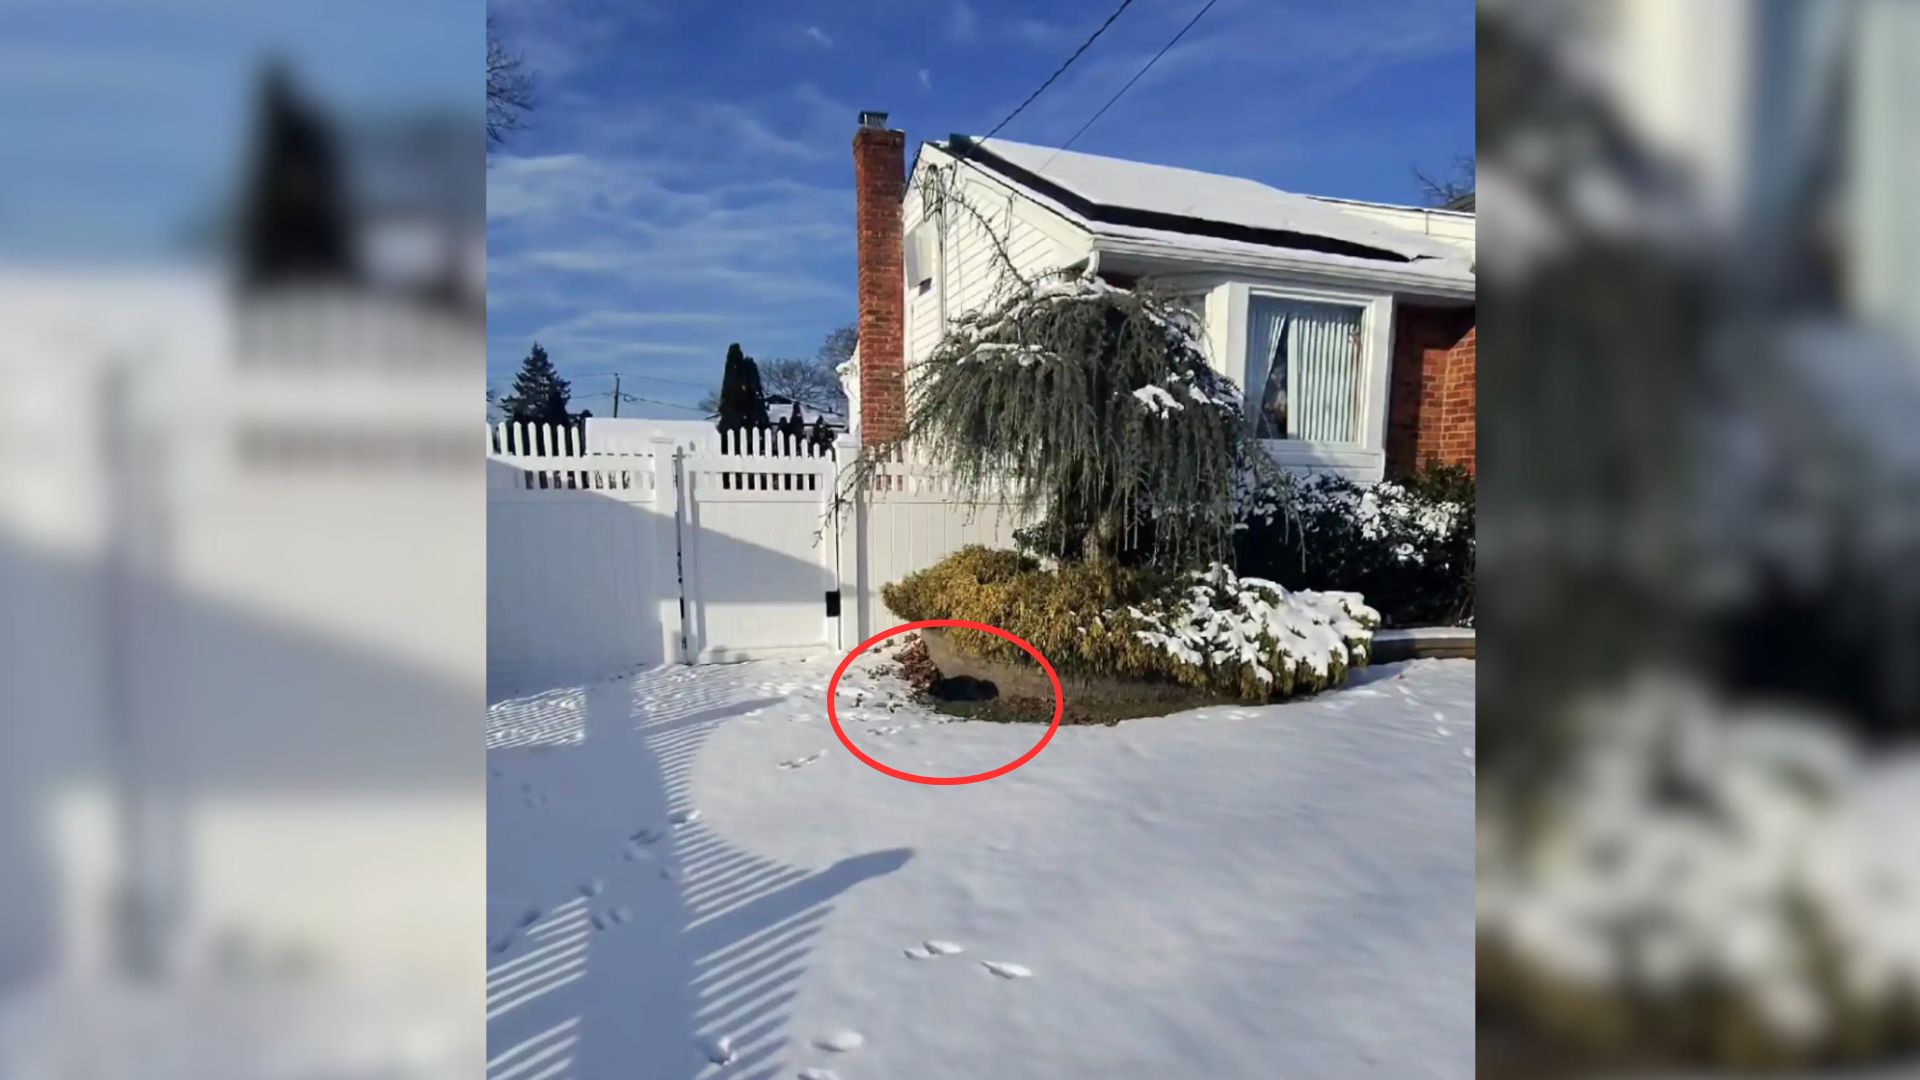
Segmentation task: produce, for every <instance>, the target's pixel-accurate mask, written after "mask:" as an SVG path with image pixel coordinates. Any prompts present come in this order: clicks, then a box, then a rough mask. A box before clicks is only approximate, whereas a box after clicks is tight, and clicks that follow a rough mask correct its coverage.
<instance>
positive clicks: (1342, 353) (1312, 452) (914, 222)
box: [848, 113, 1474, 480]
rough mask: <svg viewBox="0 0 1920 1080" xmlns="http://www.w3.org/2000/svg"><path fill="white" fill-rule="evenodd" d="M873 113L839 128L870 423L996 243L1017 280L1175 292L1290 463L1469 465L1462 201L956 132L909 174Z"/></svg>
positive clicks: (857, 383)
mask: <svg viewBox="0 0 1920 1080" xmlns="http://www.w3.org/2000/svg"><path fill="white" fill-rule="evenodd" d="M885 123H886V116H885V114H884V113H862V114H861V118H860V127H859V129H858V130H857V132H856V133H855V135H854V140H853V151H854V155H853V156H854V171H855V185H856V190H857V199H858V214H857V220H858V228H859V288H858V295H859V304H860V346H859V350H858V353H857V355H856V364H855V365H853V368H852V371H850V372H849V378H848V381H849V384H850V385H849V391H850V393H849V397H850V400H851V401H852V403H853V404H852V411H853V412H854V413H855V417H856V419H855V423H856V430H857V431H858V432H859V433H860V434H861V435H862V437H863V438H866V439H868V440H870V441H873V440H879V439H885V438H888V437H890V436H892V435H893V434H896V433H897V432H898V431H899V430H900V426H901V424H902V423H903V421H904V414H905V395H906V388H907V384H908V382H909V380H910V379H911V377H912V374H911V373H912V372H913V370H914V369H915V365H917V364H918V363H919V362H920V361H922V360H924V359H926V358H927V357H928V356H929V355H930V354H931V353H932V351H933V349H934V347H935V346H936V345H937V344H938V342H939V341H940V338H941V336H942V335H943V334H944V333H945V331H946V328H947V327H948V326H949V325H950V324H951V323H952V321H953V320H954V319H955V318H956V317H957V316H959V315H960V314H962V313H963V312H967V311H970V310H974V309H977V308H979V307H980V306H982V305H985V304H988V303H990V302H991V301H992V300H993V299H994V297H995V295H996V291H997V290H999V289H1002V288H1005V287H1007V285H1008V283H1009V282H1010V281H1011V280H1012V276H1011V274H1009V273H1008V271H1007V263H1009V262H1011V263H1012V265H1013V266H1015V267H1017V268H1018V270H1019V273H1020V275H1021V276H1024V277H1026V278H1029V279H1033V278H1036V277H1039V276H1043V275H1045V274H1047V273H1049V272H1055V271H1076V272H1088V273H1093V274H1096V275H1098V276H1099V277H1101V278H1103V279H1105V280H1108V281H1110V282H1114V283H1116V284H1122V285H1126V284H1131V283H1133V282H1136V281H1139V280H1142V279H1154V280H1157V281H1159V282H1161V283H1164V284H1166V285H1169V286H1171V287H1173V288H1175V289H1176V290H1178V291H1179V292H1181V293H1183V294H1186V295H1189V296H1190V297H1191V298H1192V304H1193V306H1194V309H1195V311H1196V312H1197V313H1198V314H1199V315H1200V316H1201V319H1202V323H1203V325H1204V326H1205V328H1206V336H1207V344H1208V349H1209V352H1210V354H1211V357H1212V360H1213V363H1214V366H1215V367H1217V368H1218V369H1219V370H1220V371H1221V372H1222V373H1224V374H1225V375H1227V376H1228V377H1230V378H1232V379H1233V380H1234V381H1235V382H1236V383H1237V384H1239V385H1240V386H1241V387H1242V388H1243V389H1244V390H1245V392H1246V393H1247V395H1248V415H1249V417H1250V418H1251V422H1253V423H1255V424H1256V425H1257V429H1258V430H1259V431H1260V433H1261V434H1262V435H1263V437H1265V438H1267V439H1269V440H1270V442H1269V449H1270V450H1271V452H1272V453H1273V454H1274V456H1275V457H1276V459H1277V460H1279V461H1280V462H1281V463H1283V464H1285V465H1288V466H1290V467H1295V468H1299V469H1302V470H1311V471H1330V472H1337V473H1340V474H1343V475H1347V476H1350V477H1353V478H1355V479H1360V480H1378V479H1380V478H1381V477H1382V476H1383V475H1394V474H1397V473H1399V472H1403V471H1406V470H1408V469H1410V468H1412V467H1413V466H1414V465H1415V464H1416V463H1417V462H1420V461H1425V460H1428V459H1438V460H1443V461H1453V462H1463V463H1466V464H1467V465H1469V466H1471V464H1472V461H1473V438H1474V428H1473V409H1474V401H1473V360H1474V357H1473V344H1474V338H1473V324H1474V215H1473V214H1472V212H1470V211H1450V210H1433V209H1422V208H1415V207H1401V206H1388V205H1380V204H1374V203H1363V202H1354V201H1351V200H1343V199H1332V198H1322V197H1317V196H1311V195H1299V194H1293V193H1290V192H1284V191H1278V190H1275V189H1273V188H1270V187H1267V186H1266V185H1264V184H1260V183H1257V182H1255V181H1252V180H1246V179H1241V178H1237V177H1229V176H1218V175H1214V174H1210V173H1202V172H1195V171H1192V170H1188V169H1178V168H1171V167H1167V166H1162V165H1147V164H1141V163H1138V162H1131V161H1122V160H1118V159H1115V158H1106V157H1098V156H1095V155H1092V154H1082V153H1077V152H1073V151H1059V150H1053V149H1049V148H1046V147H1039V146H1029V145H1025V144H1021V143H1014V142H1007V141H1004V140H1001V139H992V140H979V139H973V138H968V137H965V136H959V135H956V136H953V137H951V138H949V139H947V140H944V141H940V142H926V143H922V144H921V145H920V147H919V149H918V151H917V153H916V155H915V158H914V162H913V166H912V170H911V172H910V174H907V175H906V176H905V180H904V184H903V180H902V177H903V171H904V170H903V166H904V152H905V135H904V133H902V132H899V131H894V130H889V129H887V128H886V126H885ZM929 191H941V192H944V193H945V196H944V197H936V198H929V197H928V193H929ZM997 247H1004V249H1005V255H1006V257H1005V258H1002V257H1001V255H1000V254H999V253H998V251H997V250H996V248H997ZM1283 328H1284V332H1285V334H1286V335H1287V339H1286V341H1285V342H1284V343H1283V342H1282V341H1280V340H1279V337H1278V335H1279V334H1280V333H1281V332H1282V330H1283ZM1283 344H1284V345H1285V348H1281V346H1282V345H1283ZM1276 360H1278V361H1279V362H1278V364H1276V362H1275V361H1276Z"/></svg>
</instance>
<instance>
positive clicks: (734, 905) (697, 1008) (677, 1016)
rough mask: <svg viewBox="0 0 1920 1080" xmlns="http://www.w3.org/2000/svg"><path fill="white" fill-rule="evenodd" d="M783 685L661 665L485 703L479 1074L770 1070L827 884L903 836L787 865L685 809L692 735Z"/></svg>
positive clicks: (678, 1079)
mask: <svg viewBox="0 0 1920 1080" xmlns="http://www.w3.org/2000/svg"><path fill="white" fill-rule="evenodd" d="M779 701H780V699H776V698H754V697H751V696H750V689H749V688H748V687H747V686H745V685H742V680H735V679H725V678H719V679H716V678H714V677H712V675H711V674H710V673H709V674H707V675H705V676H704V677H699V678H696V677H694V673H693V669H689V668H683V667H666V668H659V669H654V670H650V671H645V672H642V673H640V674H638V675H635V676H633V677H632V678H630V679H628V678H616V679H609V680H605V681H602V682H599V683H595V684H593V685H590V686H586V687H582V688H578V689H572V690H561V691H550V692H548V693H545V694H540V695H536V696H534V697H531V698H522V699H517V700H514V701H510V702H503V703H501V704H499V705H496V706H494V707H493V708H492V709H490V710H489V717H488V719H489V731H488V746H489V749H490V751H491V752H490V754H489V756H490V758H492V759H493V761H494V768H493V770H491V772H497V774H498V775H490V779H489V784H490V785H492V787H493V791H492V792H491V795H490V798H489V801H488V808H489V809H488V815H489V830H490V831H489V858H488V877H489V910H488V923H489V926H488V931H489V946H488V949H489V952H488V1025H489V1026H488V1054H489V1061H488V1065H487V1075H488V1077H489V1078H490V1080H533V1078H535V1077H557V1076H560V1075H562V1074H563V1073H564V1074H566V1075H571V1076H576V1077H581V1078H583V1080H593V1078H597V1077H646V1078H656V1077H657V1078H660V1080H683V1078H691V1077H695V1076H698V1077H701V1078H703V1080H706V1078H720V1077H725V1078H737V1080H772V1078H773V1077H776V1076H779V1075H781V1074H782V1072H783V1067H784V1066H785V1065H786V1064H787V1063H786V1061H785V1058H786V1056H787V1051H788V1049H789V1047H790V1046H791V1045H792V1043H793V1041H794V1035H793V1034H792V1033H790V1032H789V1031H788V1030H787V1023H788V1020H789V1018H790V1007H791V1004H792V1002H793V1000H794V999H795V997H796V996H797V994H798V993H799V987H800V983H801V980H802V977H803V975H804V974H805V972H806V968H807V958H808V956H809V955H810V953H811V949H812V944H813V941H814V938H815V937H816V935H817V934H818V933H819V932H820V930H821V928H822V927H823V926H824V924H825V921H826V919H827V917H828V916H829V914H830V913H831V911H832V909H833V902H834V901H835V899H836V898H838V897H839V896H840V894H841V893H844V892H846V891H847V890H848V889H851V888H853V887H855V886H857V885H859V884H860V883H861V882H863V881H867V880H869V879H871V878H875V877H880V876H883V875H885V874H889V873H892V872H893V871H895V870H898V869H900V868H901V867H903V866H904V865H906V863H907V862H908V861H909V860H910V859H911V858H912V852H911V851H909V850H906V849H891V850H884V851H874V852H868V853H865V854H861V855H857V856H852V857H850V858H846V859H842V860H840V861H839V862H836V863H834V864H832V865H830V866H826V867H822V868H818V869H808V868H803V867H796V866H790V865H784V864H781V863H779V862H777V861H775V860H773V859H769V858H766V857H764V856H761V855H758V854H756V853H754V852H752V851H749V850H747V849H745V848H743V847H741V846H739V845H738V844H735V843H733V842H732V841H730V840H729V839H727V837H726V836H724V835H723V834H722V833H721V832H720V831H718V830H716V829H714V828H712V827H711V826H710V824H709V823H708V822H707V821H706V820H704V819H703V818H701V817H699V816H698V811H699V809H700V808H699V807H698V806H697V805H696V803H695V800H694V793H693V778H694V777H693V774H694V766H695V763H696V760H697V758H698V756H699V753H700V750H701V748H702V746H703V745H704V743H705V742H706V740H707V738H708V737H709V736H710V735H711V734H712V733H713V732H714V730H715V729H716V728H718V727H719V726H720V725H721V724H723V723H725V722H727V721H728V720H731V719H735V718H739V717H743V716H747V715H751V714H753V713H755V712H758V711H760V710H763V709H766V708H769V707H771V706H774V705H776V704H779ZM523 775H524V777H525V779H521V777H522V776H523ZM563 783H564V784H565V786H566V790H564V791H562V790H559V786H560V785H561V784H563ZM556 800H557V802H556ZM596 883H600V884H603V885H604V888H602V889H599V890H598V891H596V888H595V886H596ZM536 911H537V912H538V913H539V914H538V917H537V918H535V919H534V920H533V921H532V922H531V923H530V924H529V925H526V926H524V927H522V926H520V925H519V924H520V923H522V922H525V921H527V919H528V917H529V915H530V914H531V913H533V912H536ZM723 1038H724V1039H726V1040H727V1050H728V1051H730V1053H722V1052H720V1051H719V1042H720V1040H722V1039H723ZM720 1058H725V1059H726V1060H725V1061H724V1062H721V1061H718V1060H716V1059H720Z"/></svg>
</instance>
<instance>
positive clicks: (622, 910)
mask: <svg viewBox="0 0 1920 1080" xmlns="http://www.w3.org/2000/svg"><path fill="white" fill-rule="evenodd" d="M607 918H609V919H611V920H613V921H614V922H626V921H627V920H628V919H631V918H633V909H632V908H630V907H628V906H627V905H625V904H621V905H620V906H619V907H617V908H614V909H613V910H612V911H609V912H607Z"/></svg>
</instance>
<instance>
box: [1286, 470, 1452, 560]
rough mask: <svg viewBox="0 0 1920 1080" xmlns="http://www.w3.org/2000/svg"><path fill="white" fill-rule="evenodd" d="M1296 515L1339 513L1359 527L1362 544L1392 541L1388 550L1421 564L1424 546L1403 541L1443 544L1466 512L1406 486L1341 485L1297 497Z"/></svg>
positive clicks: (1307, 488)
mask: <svg viewBox="0 0 1920 1080" xmlns="http://www.w3.org/2000/svg"><path fill="white" fill-rule="evenodd" d="M1297 500H1298V501H1297V503H1296V506H1297V511H1298V512H1299V513H1300V514H1302V515H1303V516H1305V515H1308V514H1320V513H1335V514H1341V515H1345V516H1346V517H1349V518H1351V519H1352V521H1353V522H1354V525H1355V527H1356V528H1357V529H1358V530H1359V533H1360V536H1361V537H1362V538H1363V539H1366V540H1370V541H1375V542H1378V541H1382V540H1391V541H1392V544H1391V547H1390V548H1389V550H1390V551H1391V552H1392V553H1393V555H1394V556H1395V557H1396V558H1398V559H1400V560H1402V561H1404V562H1415V563H1417V562H1420V561H1422V559H1423V557H1424V556H1423V551H1422V547H1421V546H1420V545H1417V544H1415V543H1412V542H1410V541H1408V540H1407V539H1403V537H1404V536H1405V535H1406V534H1408V533H1412V534H1415V535H1416V536H1422V537H1427V538H1430V539H1433V540H1444V539H1446V538H1447V537H1448V536H1449V535H1451V534H1452V533H1453V531H1454V529H1456V528H1458V527H1459V525H1460V523H1461V521H1462V519H1463V518H1464V516H1465V511H1466V508H1465V507H1464V506H1463V505H1462V504H1461V503H1459V502H1455V501H1450V500H1431V499H1426V498H1422V497H1420V496H1419V495H1418V494H1417V493H1415V492H1413V491H1412V490H1410V489H1409V488H1407V487H1406V486H1405V485H1403V484H1398V483H1395V482H1394V481H1392V480H1383V481H1381V482H1379V483H1377V484H1373V485H1371V486H1368V487H1360V486H1358V485H1356V484H1350V483H1346V482H1344V481H1340V482H1332V483H1329V482H1324V481H1323V482H1317V483H1313V484H1309V485H1304V486H1302V487H1301V488H1300V489H1299V492H1298V495H1297Z"/></svg>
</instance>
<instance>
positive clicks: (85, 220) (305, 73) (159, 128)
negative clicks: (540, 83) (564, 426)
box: [0, 0, 485, 261]
mask: <svg viewBox="0 0 1920 1080" xmlns="http://www.w3.org/2000/svg"><path fill="white" fill-rule="evenodd" d="M484 38H485V35H484V32H483V23H482V19H481V17H480V13H479V10H478V7H477V5H475V4H473V3H472V0H408V2H407V3H401V4H396V3H391V2H390V0H331V2H329V3H325V4H313V3H278V2H270V3H233V2H230V0H176V2H172V3H166V4H155V3H151V2H148V0H8V2H7V3H6V4H4V5H0V101H5V102H6V103H7V108H6V109H5V110H4V111H0V145H4V146H5V147H6V148H7V151H6V152H7V162H6V167H5V168H0V258H27V259H36V260H45V259H61V260H72V259H99V260H117V261H124V260H130V259H131V260H152V259H156V258H165V257H170V256H171V257H177V256H178V254H179V250H178V249H179V248H180V246H181V243H182V237H183V234H184V233H185V232H186V231H187V229H188V228H189V226H191V225H193V224H194V223H196V222H197V221H203V220H204V219H206V218H208V217H210V216H211V215H213V214H215V213H217V212H218V211H220V210H221V209H223V208H224V207H227V206H229V205H230V202H231V199H232V196H233V194H234V192H235V189H236V188H237V187H238V186H239V183H240V172H239V169H240V166H241V163H242V160H243V152H244V151H245V150H246V148H247V145H248V139H249V137H250V136H251V134H252V123H253V120H254V116H255V110H256V108H257V101H256V93H255V92H256V90H257V89H258V85H259V77H260V71H261V68H262V65H263V64H264V63H265V62H266V60H267V58H268V57H270V56H271V57H276V58H279V59H281V60H283V61H285V62H286V63H287V64H288V66H289V68H290V69H291V70H292V72H293V74H294V76H295V77H296V79H297V81H298V83H299V85H300V86H301V88H302V89H303V90H304V91H305V92H306V93H308V94H309V95H311V96H312V97H314V98H315V99H317V100H318V101H319V102H321V103H322V104H323V105H325V106H326V107H327V108H328V109H329V110H331V111H333V112H334V113H336V114H337V115H345V116H351V117H355V118H359V119H363V120H366V119H375V118H378V117H381V116H383V115H390V114H397V113H404V112H408V111H413V110H440V111H447V110H453V111H458V112H467V113H472V114H473V115H474V116H475V118H476V119H475V122H476V123H477V122H478V113H479V106H480V86H481V78H482V76H481V71H482V68H483V62H482V49H483V41H484Z"/></svg>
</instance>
